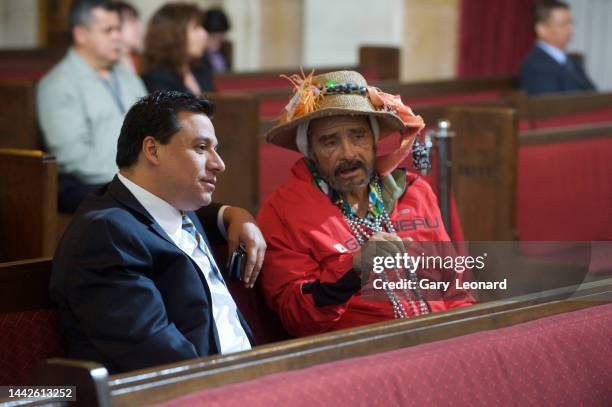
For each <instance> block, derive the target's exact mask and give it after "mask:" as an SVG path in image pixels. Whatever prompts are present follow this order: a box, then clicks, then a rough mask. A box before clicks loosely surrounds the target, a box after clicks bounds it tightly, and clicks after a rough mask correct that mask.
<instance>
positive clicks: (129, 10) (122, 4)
mask: <svg viewBox="0 0 612 407" xmlns="http://www.w3.org/2000/svg"><path fill="white" fill-rule="evenodd" d="M113 8H114V9H115V10H117V11H118V12H119V16H120V17H121V19H122V20H123V18H124V17H125V16H126V15H127V16H129V17H132V18H134V19H139V18H140V13H138V10H137V9H136V7H134V6H132V5H131V4H130V3H128V2H127V1H117V0H113Z"/></svg>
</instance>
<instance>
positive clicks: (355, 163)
mask: <svg viewBox="0 0 612 407" xmlns="http://www.w3.org/2000/svg"><path fill="white" fill-rule="evenodd" d="M359 168H361V169H363V170H364V171H365V170H366V165H365V163H364V162H363V161H362V160H358V159H356V160H350V161H342V162H340V164H338V166H337V167H336V168H335V169H334V175H340V173H341V172H342V171H346V170H350V169H359Z"/></svg>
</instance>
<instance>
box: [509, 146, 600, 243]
mask: <svg viewBox="0 0 612 407" xmlns="http://www.w3.org/2000/svg"><path fill="white" fill-rule="evenodd" d="M610 174H612V138H593V139H586V140H576V141H567V142H560V143H550V144H539V145H526V146H522V147H521V148H520V149H519V165H518V204H517V211H518V212H517V224H518V229H519V236H520V239H521V240H531V241H537V240H541V241H559V240H569V241H597V240H612V211H611V210H610V208H612V188H611V187H610V180H609V177H610Z"/></svg>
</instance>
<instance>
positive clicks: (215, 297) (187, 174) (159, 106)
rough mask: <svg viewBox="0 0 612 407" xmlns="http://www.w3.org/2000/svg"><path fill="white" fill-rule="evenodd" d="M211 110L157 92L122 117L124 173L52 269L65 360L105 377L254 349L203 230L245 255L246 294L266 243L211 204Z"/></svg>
mask: <svg viewBox="0 0 612 407" xmlns="http://www.w3.org/2000/svg"><path fill="white" fill-rule="evenodd" d="M213 109H214V106H213V105H212V103H211V102H209V101H208V100H205V99H201V98H199V97H194V96H190V95H186V94H183V93H178V92H156V93H154V94H152V95H149V96H147V97H145V98H143V99H141V100H140V101H138V102H137V103H136V104H135V105H134V106H132V108H131V109H130V110H129V112H128V113H127V115H126V117H125V120H124V122H123V126H122V128H121V133H120V136H119V141H118V148H117V159H116V161H117V166H118V167H119V172H118V173H117V175H116V176H115V178H114V179H113V180H112V181H111V182H110V183H109V184H107V185H105V186H104V187H102V188H101V189H99V190H97V191H96V192H94V193H93V194H92V195H90V196H89V197H88V198H87V199H86V200H85V201H84V202H83V203H82V205H81V206H80V208H79V210H78V211H77V213H76V215H75V218H74V220H73V222H72V224H71V225H70V226H69V228H68V229H67V231H66V233H65V234H64V236H63V238H62V240H61V242H60V244H59V246H58V249H57V251H56V253H55V257H54V260H53V272H52V276H51V283H50V294H51V298H52V299H53V300H54V302H56V303H57V305H58V306H59V310H60V316H61V320H62V325H63V328H64V332H65V335H66V337H67V338H68V343H69V356H70V357H72V358H77V359H85V360H94V361H98V362H100V363H102V364H104V365H105V366H106V367H107V369H108V370H109V371H110V372H113V373H116V372H123V371H129V370H134V369H141V368H145V367H149V366H154V365H159V364H163V363H171V362H176V361H179V360H185V359H191V358H197V357H201V356H206V355H212V354H217V353H231V352H237V351H242V350H247V349H250V348H251V346H252V344H253V340H252V334H251V331H250V329H249V327H248V326H247V324H246V322H245V321H244V319H243V317H242V315H241V314H240V312H239V311H238V309H237V308H236V304H235V303H234V301H233V299H232V297H231V295H230V294H229V292H228V290H227V287H226V285H225V282H224V281H223V277H222V276H221V274H220V272H219V267H218V265H217V264H216V262H215V260H214V258H213V256H212V255H211V253H210V248H209V247H210V246H209V242H208V239H207V238H206V234H205V233H204V228H203V227H202V225H201V223H200V222H199V221H198V218H197V217H196V216H195V214H194V213H193V211H195V210H197V209H199V208H202V207H204V206H206V207H207V208H206V209H205V211H206V213H205V214H204V219H205V226H206V230H207V231H209V232H212V233H210V235H211V236H213V235H225V236H226V238H227V241H228V242H229V246H231V248H232V249H233V248H234V247H237V246H238V244H240V245H241V246H243V247H244V248H245V250H246V252H247V266H246V267H245V273H244V275H243V280H244V282H245V284H246V285H247V286H248V287H252V286H253V284H254V282H255V279H256V278H257V274H258V273H259V270H260V268H261V265H262V262H263V257H264V253H265V248H266V247H265V242H264V240H263V237H262V235H261V232H260V231H259V228H257V226H256V225H255V222H254V219H253V217H252V216H251V215H250V214H249V213H248V212H246V211H245V210H243V209H240V208H235V207H227V206H223V207H221V206H220V205H216V204H213V205H210V204H211V196H212V193H213V191H214V190H215V184H216V177H217V175H218V174H219V173H221V172H223V171H224V169H225V164H224V163H223V160H222V159H221V157H220V156H219V155H218V153H217V138H216V136H215V131H214V128H213V125H212V123H211V121H210V116H211V114H212V112H213Z"/></svg>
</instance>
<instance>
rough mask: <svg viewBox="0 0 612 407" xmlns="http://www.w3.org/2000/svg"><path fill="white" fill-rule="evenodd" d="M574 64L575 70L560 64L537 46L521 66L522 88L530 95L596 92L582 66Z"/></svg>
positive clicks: (520, 79)
mask: <svg viewBox="0 0 612 407" xmlns="http://www.w3.org/2000/svg"><path fill="white" fill-rule="evenodd" d="M572 63H573V66H574V68H575V69H574V70H570V69H568V68H567V67H566V66H563V65H561V64H559V63H558V62H557V61H555V59H554V58H553V57H551V56H550V55H548V54H547V53H546V52H545V51H544V50H542V48H540V47H538V46H537V45H536V46H534V47H533V49H532V50H531V52H530V53H529V55H527V57H526V58H525V60H524V61H523V64H522V65H521V69H520V72H519V83H520V87H521V88H522V89H524V90H525V91H526V92H527V93H528V94H530V95H537V94H542V93H557V92H576V91H589V90H591V91H592V90H595V86H594V85H593V83H592V82H591V81H590V80H589V78H588V77H587V75H586V73H585V72H584V70H583V69H582V66H581V65H580V64H578V63H576V62H572Z"/></svg>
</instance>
